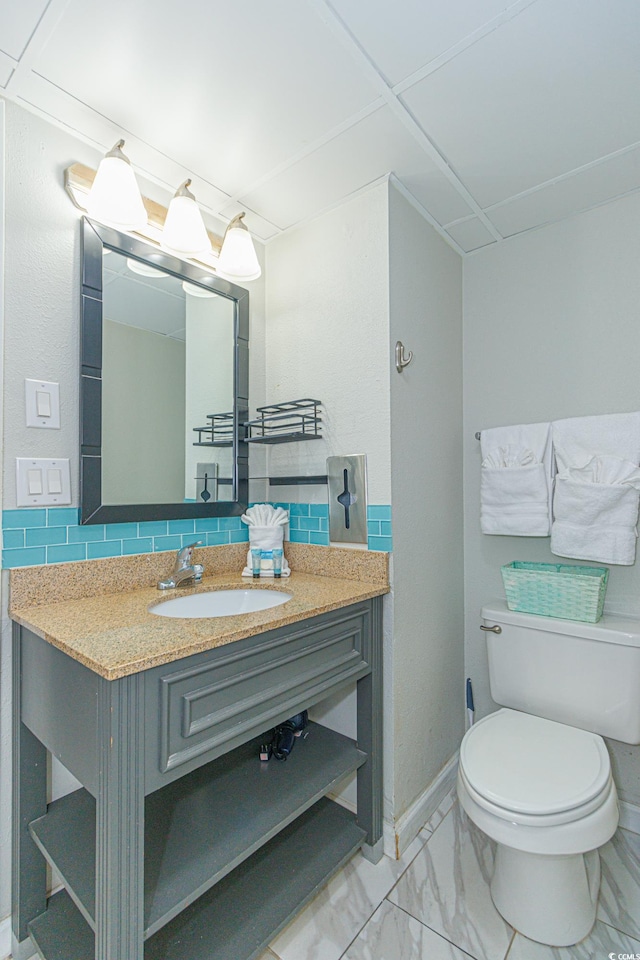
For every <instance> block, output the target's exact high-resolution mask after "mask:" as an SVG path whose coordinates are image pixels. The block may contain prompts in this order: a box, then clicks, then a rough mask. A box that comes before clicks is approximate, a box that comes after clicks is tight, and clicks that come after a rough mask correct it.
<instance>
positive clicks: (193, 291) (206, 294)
mask: <svg viewBox="0 0 640 960" xmlns="http://www.w3.org/2000/svg"><path fill="white" fill-rule="evenodd" d="M182 289H183V290H184V292H185V293H186V294H188V295H189V296H190V297H201V298H202V299H203V300H208V299H209V298H211V297H217V296H218V294H217V293H214V292H213V290H207V289H206V288H205V287H199V286H198V285H197V284H195V283H189V281H188V280H183V281H182Z"/></svg>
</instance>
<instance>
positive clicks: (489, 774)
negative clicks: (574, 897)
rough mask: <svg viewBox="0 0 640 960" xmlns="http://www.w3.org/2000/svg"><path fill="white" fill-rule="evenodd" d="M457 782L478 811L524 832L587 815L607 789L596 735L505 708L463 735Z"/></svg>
mask: <svg viewBox="0 0 640 960" xmlns="http://www.w3.org/2000/svg"><path fill="white" fill-rule="evenodd" d="M460 777H461V780H462V781H463V783H464V786H465V789H466V790H467V792H468V793H469V795H470V796H471V798H472V799H473V800H474V801H475V803H477V804H478V805H479V806H480V807H482V808H484V809H485V810H487V811H488V812H489V813H492V814H494V815H495V816H498V817H500V818H503V819H506V820H509V821H511V822H512V823H521V824H523V825H524V824H526V825H529V826H553V825H556V824H561V823H568V822H571V821H573V820H577V819H580V818H581V817H584V816H587V815H589V814H590V813H592V812H593V811H594V810H597V809H598V807H600V806H601V805H602V804H604V803H605V802H606V800H607V797H608V795H609V793H610V791H611V783H612V777H611V764H610V761H609V754H608V753H607V748H606V746H605V743H604V740H603V739H602V737H600V736H599V735H598V734H594V733H590V732H588V731H585V730H579V729H577V728H575V727H570V726H568V725H566V724H561V723H557V722H556V721H553V720H546V719H543V718H541V717H535V716H532V715H531V714H526V713H521V712H519V711H515V710H507V709H501V710H498V711H497V712H496V713H492V714H490V715H489V716H488V717H484V718H483V719H482V720H480V721H479V722H478V723H477V724H475V725H474V726H473V727H471V729H470V730H468V731H467V733H466V735H465V737H464V739H463V741H462V746H461V748H460Z"/></svg>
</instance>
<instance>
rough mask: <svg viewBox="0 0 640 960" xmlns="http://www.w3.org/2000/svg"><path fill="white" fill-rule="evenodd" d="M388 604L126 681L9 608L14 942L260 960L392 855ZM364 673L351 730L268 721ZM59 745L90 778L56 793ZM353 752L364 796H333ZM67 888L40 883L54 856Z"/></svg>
mask: <svg viewBox="0 0 640 960" xmlns="http://www.w3.org/2000/svg"><path fill="white" fill-rule="evenodd" d="M381 608H382V600H381V598H380V597H376V598H374V599H372V600H367V601H364V602H360V603H356V604H353V605H351V606H348V607H344V608H342V609H339V610H334V611H332V612H330V613H327V614H324V615H322V616H317V617H313V618H311V619H308V620H304V621H300V622H298V623H295V624H291V625H288V626H286V627H282V628H280V629H278V630H272V631H269V632H267V633H263V634H260V635H258V636H255V637H248V638H246V639H244V640H239V641H237V642H235V643H232V644H229V645H227V646H223V647H219V648H217V649H213V650H210V651H207V652H205V653H199V654H196V655H194V656H190V657H187V658H184V659H182V660H177V661H174V662H172V663H169V664H165V665H163V666H159V667H154V668H152V669H149V670H146V671H143V672H140V673H135V674H132V675H130V676H127V677H123V678H121V679H119V680H111V681H109V680H106V679H104V678H102V677H101V676H99V675H98V674H96V673H94V672H92V671H91V670H89V669H87V668H86V667H84V666H83V665H82V664H80V663H79V662H77V661H76V660H73V659H71V658H70V657H69V656H67V655H66V654H65V653H63V652H62V651H60V650H59V649H58V648H57V647H55V646H53V645H51V644H49V643H47V642H46V641H44V640H42V639H41V638H39V637H38V636H36V635H35V634H33V633H32V632H31V631H29V630H28V629H26V628H25V627H20V626H18V625H17V624H16V625H15V626H14V705H15V706H14V709H15V723H14V727H15V732H14V851H13V852H14V857H13V862H14V876H13V933H14V951H15V956H16V960H20V957H21V953H20V951H21V950H22V951H23V953H24V950H25V940H26V937H27V935H28V934H30V935H31V937H32V939H33V941H34V943H35V944H36V946H37V949H38V951H39V953H40V954H41V956H42V957H43V958H45V960H249V958H253V957H257V956H259V954H260V953H261V951H262V950H263V949H264V947H265V945H266V944H267V943H268V942H269V940H270V939H272V938H273V936H274V935H275V933H276V932H277V931H278V930H280V929H281V928H282V927H283V926H284V925H285V924H286V923H287V922H288V920H289V919H290V918H291V917H292V916H294V915H295V913H296V912H297V911H298V910H299V909H300V908H301V906H302V905H303V904H304V903H306V902H307V901H308V900H309V899H310V898H311V897H312V896H313V895H314V894H315V893H316V892H317V890H318V889H319V887H320V886H321V885H322V884H323V883H324V882H326V880H327V878H328V877H329V876H330V875H331V874H332V873H333V872H334V871H335V870H336V869H338V867H339V866H340V865H341V864H343V863H344V862H346V861H347V860H348V859H349V858H350V857H351V856H352V855H353V853H354V852H355V851H356V850H357V849H359V848H362V849H363V851H364V853H365V855H367V856H369V857H370V859H373V860H377V859H379V857H380V856H381V843H382V841H381V835H382V806H381V803H382V789H381V788H382V782H381V781H382V771H381V740H382V729H381V723H382V720H381V717H382V702H381V697H382V690H381ZM354 681H355V682H356V683H357V727H358V734H357V742H354V741H352V740H350V739H349V738H347V737H344V736H342V735H340V734H337V733H335V732H334V731H331V730H328V729H327V728H324V727H322V726H319V725H317V724H311V725H310V727H309V735H308V737H307V738H306V739H304V740H301V741H299V743H298V744H297V745H296V748H295V749H294V751H293V753H292V754H291V756H290V757H289V759H288V761H287V762H286V763H279V762H277V761H271V762H269V763H268V764H264V763H262V764H261V763H260V761H259V759H258V745H259V743H260V738H261V735H262V734H264V732H265V731H267V730H269V729H270V728H271V727H272V726H274V725H275V724H277V723H279V722H282V721H284V720H285V719H287V718H288V717H290V716H292V715H293V714H295V713H297V712H299V711H300V710H302V709H305V708H307V707H310V706H312V705H313V704H316V703H318V702H320V701H321V700H323V699H324V698H325V697H327V696H328V695H329V694H331V693H333V692H335V691H338V690H340V689H341V688H344V687H346V686H347V685H348V684H351V683H353V682H354ZM47 750H48V751H50V752H51V753H52V754H53V755H54V756H56V757H58V758H59V759H60V760H61V762H62V763H63V764H64V765H65V766H66V767H67V768H68V769H69V770H70V771H71V772H72V773H73V774H74V775H75V776H76V777H77V778H78V780H79V781H80V782H81V783H82V788H81V789H78V790H76V791H75V792H73V793H71V794H69V795H68V796H66V797H63V798H61V799H59V800H56V801H55V802H53V803H50V804H47V800H46V797H47V782H46V781H47V775H46V769H47V757H46V753H47ZM354 771H357V789H358V814H357V816H355V815H353V814H352V813H351V812H350V811H348V810H346V809H345V808H344V807H342V806H340V805H338V804H336V803H335V802H333V801H332V800H330V799H329V798H328V797H327V794H330V793H331V792H332V790H333V788H334V787H335V786H336V785H337V784H338V783H339V781H340V780H342V779H343V778H344V777H345V776H346V775H348V774H349V773H352V772H354ZM47 863H48V864H50V865H51V866H53V867H54V868H55V870H56V871H57V873H58V874H59V876H60V877H61V878H62V880H63V882H64V887H65V889H63V890H61V891H59V892H58V893H55V894H54V895H53V896H52V897H50V898H49V900H47V898H46V893H45V890H46V864H47Z"/></svg>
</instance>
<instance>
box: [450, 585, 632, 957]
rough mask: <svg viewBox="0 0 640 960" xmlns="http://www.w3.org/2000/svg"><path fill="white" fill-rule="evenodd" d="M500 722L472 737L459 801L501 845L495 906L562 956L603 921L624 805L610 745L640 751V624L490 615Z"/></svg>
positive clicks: (486, 724) (492, 720) (465, 746)
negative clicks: (603, 866)
mask: <svg viewBox="0 0 640 960" xmlns="http://www.w3.org/2000/svg"><path fill="white" fill-rule="evenodd" d="M482 618H483V621H484V622H483V626H482V627H481V629H483V630H485V631H486V637H487V645H488V652H489V675H490V680H491V695H492V697H493V699H494V700H495V701H496V703H499V704H501V705H503V707H507V708H509V709H502V710H498V711H497V712H496V713H492V714H490V715H489V716H487V717H484V719H482V720H480V721H479V722H478V723H476V724H474V726H472V727H471V728H470V729H469V730H468V731H467V733H466V735H465V737H464V739H463V741H462V745H461V748H460V766H459V772H458V797H459V799H460V803H461V804H462V807H463V808H464V810H465V811H466V813H467V815H468V816H469V817H470V819H471V820H472V821H473V822H474V823H475V824H476V826H478V827H479V828H480V829H481V830H482V831H483V832H484V833H486V834H487V835H488V836H489V837H491V838H492V839H493V840H495V841H496V843H497V851H496V860H495V867H494V874H493V879H492V882H491V896H492V897H493V901H494V903H495V905H496V907H497V909H498V910H499V912H500V913H501V914H502V916H503V917H504V918H505V920H507V921H508V922H509V923H510V924H511V925H512V926H513V927H515V928H516V930H518V931H519V932H520V933H522V934H524V936H526V937H529V938H530V939H532V940H537V941H539V942H541V943H546V944H550V945H552V946H557V947H563V946H569V945H570V944H574V943H577V942H578V941H579V940H582V939H583V938H584V937H586V936H587V934H588V933H589V931H590V930H591V927H592V926H593V923H594V921H595V917H596V908H597V901H598V890H599V886H600V857H599V854H598V847H601V846H602V845H603V844H604V843H606V842H607V840H609V839H610V838H611V837H612V836H613V834H614V833H615V830H616V827H617V825H618V802H617V796H616V788H615V784H614V782H613V778H612V775H611V764H610V761H609V755H608V753H607V748H606V745H605V742H604V740H603V739H602V736H607V737H612V738H614V739H616V740H622V741H623V742H624V743H640V693H639V691H640V621H636V620H628V619H623V618H622V617H614V616H606V617H603V618H602V620H600V622H599V623H597V624H589V623H580V622H577V621H573V620H554V619H551V618H547V617H538V616H533V615H532V614H526V613H514V612H513V611H511V610H509V609H508V608H507V606H506V604H505V603H500V602H496V603H495V604H492V605H491V606H487V607H484V608H483V610H482Z"/></svg>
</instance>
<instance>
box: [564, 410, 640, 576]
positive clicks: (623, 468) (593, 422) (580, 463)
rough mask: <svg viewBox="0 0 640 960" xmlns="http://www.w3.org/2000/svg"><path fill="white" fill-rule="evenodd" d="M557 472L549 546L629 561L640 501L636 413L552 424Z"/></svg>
mask: <svg viewBox="0 0 640 960" xmlns="http://www.w3.org/2000/svg"><path fill="white" fill-rule="evenodd" d="M552 435H553V442H554V448H555V453H556V459H557V462H558V476H557V478H556V488H555V495H554V500H553V516H554V519H553V526H552V528H551V552H552V553H554V554H556V556H559V557H570V558H572V559H575V560H591V561H596V562H598V563H614V564H620V565H622V566H630V565H631V564H633V563H634V562H635V553H636V540H637V536H638V535H637V530H636V525H637V522H638V506H639V503H640V470H639V469H638V464H639V463H640V413H629V414H610V415H606V416H602V417H574V418H571V419H569V420H558V421H556V422H555V423H553V424H552Z"/></svg>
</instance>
